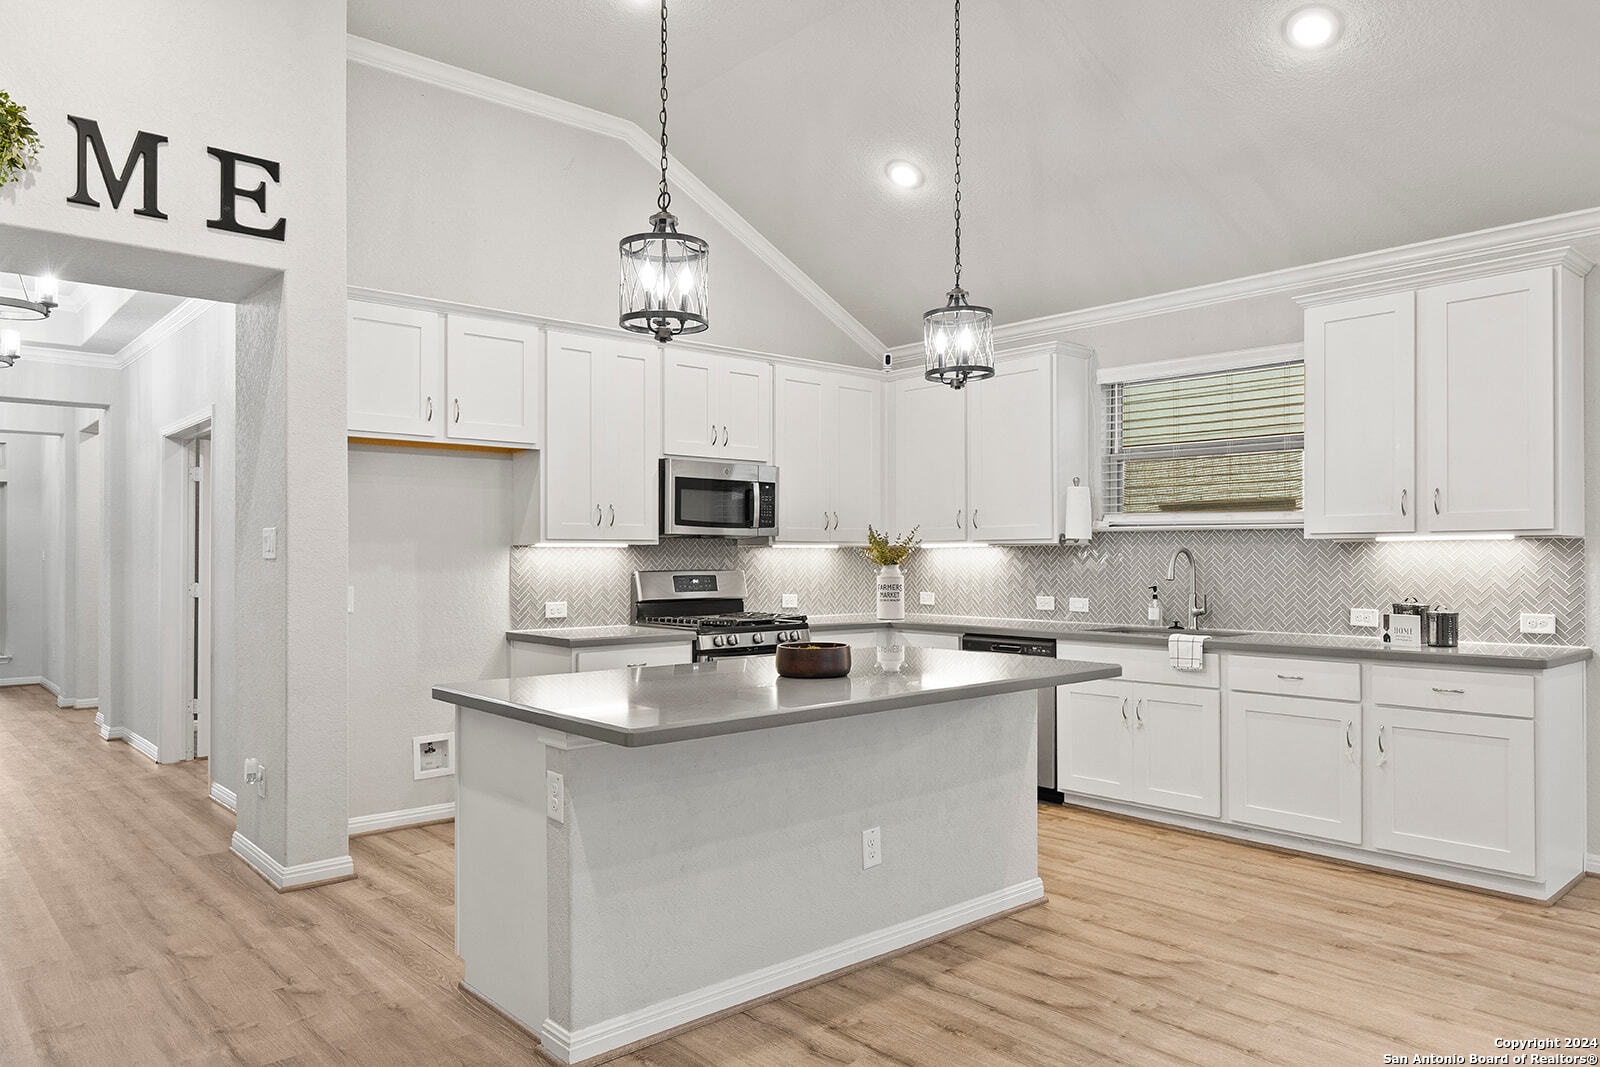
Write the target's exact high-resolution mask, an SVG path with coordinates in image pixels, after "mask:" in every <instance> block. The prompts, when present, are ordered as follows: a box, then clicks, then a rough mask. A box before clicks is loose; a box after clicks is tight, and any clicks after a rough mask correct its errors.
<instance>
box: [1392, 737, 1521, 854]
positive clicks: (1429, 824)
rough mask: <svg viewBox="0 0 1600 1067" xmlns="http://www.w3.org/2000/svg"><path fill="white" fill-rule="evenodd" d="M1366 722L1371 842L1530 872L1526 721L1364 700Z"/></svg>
mask: <svg viewBox="0 0 1600 1067" xmlns="http://www.w3.org/2000/svg"><path fill="white" fill-rule="evenodd" d="M1367 723H1368V727H1369V734H1370V740H1369V742H1368V745H1367V760H1368V761H1369V762H1368V765H1369V768H1370V771H1369V774H1368V776H1367V797H1368V802H1369V803H1370V804H1371V806H1372V846H1373V847H1374V848H1378V849H1382V850H1383V851H1385V852H1397V853H1403V854H1405V855H1408V856H1422V857H1426V858H1428V859H1436V860H1444V861H1445V862H1448V863H1463V864H1467V865H1469V866H1473V867H1484V868H1487V869H1489V870H1495V871H1504V872H1506V873H1508V874H1520V875H1527V876H1530V877H1531V876H1533V875H1534V874H1535V873H1536V871H1537V866H1536V854H1535V841H1536V838H1537V830H1536V821H1535V817H1536V812H1537V810H1538V804H1537V794H1536V787H1535V774H1534V764H1535V752H1534V724H1533V721H1532V720H1530V719H1511V718H1498V717H1495V716H1491V715H1472V714H1461V713H1455V712H1442V711H1422V710H1419V709H1415V708H1391V707H1382V706H1369V707H1368V709H1367Z"/></svg>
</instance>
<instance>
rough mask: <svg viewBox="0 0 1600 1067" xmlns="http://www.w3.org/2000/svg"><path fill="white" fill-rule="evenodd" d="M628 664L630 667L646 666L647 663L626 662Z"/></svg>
mask: <svg viewBox="0 0 1600 1067" xmlns="http://www.w3.org/2000/svg"><path fill="white" fill-rule="evenodd" d="M628 666H630V667H645V666H648V664H644V663H630V664H628Z"/></svg>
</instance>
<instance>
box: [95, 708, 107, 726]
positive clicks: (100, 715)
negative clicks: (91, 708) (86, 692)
mask: <svg viewBox="0 0 1600 1067" xmlns="http://www.w3.org/2000/svg"><path fill="white" fill-rule="evenodd" d="M94 724H95V725H96V726H98V727H100V729H102V730H104V729H105V728H106V713H105V712H103V711H97V712H95V713H94Z"/></svg>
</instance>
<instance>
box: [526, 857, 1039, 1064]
mask: <svg viewBox="0 0 1600 1067" xmlns="http://www.w3.org/2000/svg"><path fill="white" fill-rule="evenodd" d="M1043 897H1044V883H1043V882H1042V881H1040V880H1039V879H1037V878H1033V879H1029V880H1028V881H1026V882H1019V883H1018V884H1016V885H1014V886H1009V887H1008V888H1005V889H1002V890H999V891H998V892H995V893H989V894H986V895H985V896H981V897H975V898H973V899H972V900H968V901H964V902H962V903H960V904H956V905H954V906H952V907H949V908H942V909H940V910H939V911H935V912H929V913H928V914H926V915H919V916H917V917H916V918H914V919H908V920H906V921H905V922H902V923H896V924H895V925H894V926H888V927H884V928H883V929H881V930H874V931H873V932H871V933H869V934H863V935H861V936H860V937H853V938H851V939H850V940H848V941H842V942H840V943H839V944H837V945H830V946H829V947H827V948H824V949H820V950H818V951H816V952H808V953H806V954H805V955H804V956H796V957H794V958H793V959H789V960H784V961H783V962H782V963H777V964H774V965H772V966H770V967H763V968H761V969H760V970H758V971H751V972H750V973H749V974H743V975H740V976H739V977H737V978H731V979H729V980H727V981H725V982H718V983H716V984H714V985H709V986H705V987H703V988H701V989H697V990H695V991H694V992H692V993H685V994H683V995H681V996H676V997H672V998H670V999H667V1000H663V1001H658V1002H657V1003H655V1004H651V1005H649V1006H648V1007H644V1008H640V1009H638V1010H637V1011H631V1012H628V1013H626V1014H624V1015H618V1016H615V1017H614V1018H611V1019H607V1020H605V1021H604V1022H600V1023H595V1024H593V1025H591V1026H584V1027H580V1028H578V1029H577V1030H568V1029H566V1028H565V1027H563V1026H561V1025H560V1024H558V1023H556V1022H555V1021H554V1020H553V1019H546V1020H545V1021H544V1025H543V1026H541V1027H540V1028H539V1042H540V1044H541V1046H542V1050H543V1051H544V1052H547V1053H549V1054H550V1055H551V1056H552V1057H554V1058H555V1059H556V1060H558V1061H560V1062H563V1063H575V1062H577V1061H579V1060H587V1059H589V1058H591V1057H593V1056H600V1055H604V1054H605V1053H607V1052H610V1051H612V1050H614V1049H618V1048H621V1047H622V1046H624V1045H631V1044H633V1043H634V1042H636V1041H643V1040H646V1039H647V1038H651V1037H654V1036H656V1035H657V1034H662V1033H665V1032H666V1031H668V1030H672V1029H675V1028H676V1027H680V1026H683V1025H684V1024H686V1023H692V1022H694V1021H696V1020H698V1019H704V1018H706V1017H707V1016H709V1015H715V1014H716V1013H718V1012H720V1011H725V1010H727V1009H729V1008H733V1007H737V1006H738V1005H740V1004H745V1003H748V1002H749V1001H752V1000H757V999H759V998H761V997H766V996H770V995H772V994H773V993H776V992H779V991H780V990H784V989H788V988H790V987H791V986H796V985H799V984H801V983H803V982H807V981H810V980H811V979H814V978H820V977H822V976H823V975H825V974H831V973H833V972H834V971H837V970H840V969H842V968H845V967H851V966H854V965H856V964H859V963H864V962H866V961H867V960H871V959H875V958H877V957H879V956H882V955H885V954H887V953H890V952H894V951H896V950H897V949H903V948H906V947H908V946H910V945H915V944H917V943H919V942H922V941H927V940H930V939H932V938H937V937H939V936H940V935H942V934H946V933H949V932H950V931H952V930H956V929H959V928H961V927H963V926H970V925H971V924H973V923H976V922H981V921H983V920H984V919H987V918H989V917H990V916H994V915H999V914H1001V913H1002V912H1007V911H1011V910H1012V909H1014V908H1019V907H1022V906H1023V905H1025V904H1031V903H1033V902H1034V901H1037V900H1040V899H1042V898H1043Z"/></svg>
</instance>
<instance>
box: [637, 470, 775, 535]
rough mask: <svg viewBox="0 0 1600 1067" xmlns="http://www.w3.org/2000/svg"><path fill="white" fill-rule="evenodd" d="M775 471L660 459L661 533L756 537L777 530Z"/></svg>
mask: <svg viewBox="0 0 1600 1067" xmlns="http://www.w3.org/2000/svg"><path fill="white" fill-rule="evenodd" d="M777 478H778V470H777V468H776V467H766V466H761V465H759V464H755V463H716V462H706V461H704V460H682V459H673V458H670V457H669V458H667V459H663V460H662V461H661V532H662V533H663V534H667V535H669V536H677V537H761V536H767V535H770V534H773V533H775V532H776V525H777V524H776V522H775V521H774V520H773V500H774V498H775V496H776V492H777Z"/></svg>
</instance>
